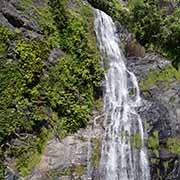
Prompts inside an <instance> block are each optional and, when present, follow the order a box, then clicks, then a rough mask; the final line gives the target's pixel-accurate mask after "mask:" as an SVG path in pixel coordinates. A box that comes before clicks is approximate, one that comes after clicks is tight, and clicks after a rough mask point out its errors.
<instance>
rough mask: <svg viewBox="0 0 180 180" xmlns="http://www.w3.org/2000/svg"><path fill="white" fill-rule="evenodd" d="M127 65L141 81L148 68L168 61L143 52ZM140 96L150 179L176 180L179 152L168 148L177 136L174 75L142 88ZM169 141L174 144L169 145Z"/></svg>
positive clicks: (178, 98) (178, 92) (178, 101)
mask: <svg viewBox="0 0 180 180" xmlns="http://www.w3.org/2000/svg"><path fill="white" fill-rule="evenodd" d="M127 65H128V67H129V69H130V70H131V71H133V72H134V73H135V75H136V77H137V79H138V80H139V81H142V82H143V81H144V80H145V79H146V78H147V76H148V73H149V72H150V71H153V72H154V71H161V70H163V69H165V68H166V67H168V66H169V65H170V61H168V60H166V59H164V58H163V57H162V56H160V55H158V54H154V53H151V54H146V56H145V57H144V58H136V57H129V58H128V62H127ZM141 96H142V106H141V107H140V108H139V114H140V115H141V118H142V119H143V122H144V124H145V126H146V129H147V134H148V137H150V138H152V143H151V144H150V145H149V144H148V142H147V146H148V153H149V162H150V168H151V179H152V180H160V179H163V180H178V179H179V178H180V161H179V159H180V154H179V151H178V150H177V149H178V148H177V147H176V150H174V151H172V147H173V146H175V144H176V143H178V142H179V139H180V131H179V129H180V128H179V127H180V117H179V111H180V110H179V108H180V82H179V81H178V80H176V79H175V78H172V79H171V80H170V81H169V82H168V83H167V82H166V81H157V82H155V83H154V84H153V85H152V86H150V87H148V88H146V89H142V90H141ZM155 133H157V136H156V137H155V135H154V134H155ZM170 140H171V141H173V142H174V144H173V143H170V144H169V141H170ZM153 143H154V145H153ZM156 144H157V145H156ZM153 146H154V147H153Z"/></svg>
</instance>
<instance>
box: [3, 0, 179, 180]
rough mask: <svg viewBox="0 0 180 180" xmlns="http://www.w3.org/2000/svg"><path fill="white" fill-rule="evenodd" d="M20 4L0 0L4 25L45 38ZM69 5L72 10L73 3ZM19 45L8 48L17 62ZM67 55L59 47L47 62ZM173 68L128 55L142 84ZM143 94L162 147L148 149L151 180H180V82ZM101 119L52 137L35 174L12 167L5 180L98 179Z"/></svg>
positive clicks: (143, 110)
mask: <svg viewBox="0 0 180 180" xmlns="http://www.w3.org/2000/svg"><path fill="white" fill-rule="evenodd" d="M20 2H21V1H20V0H10V1H4V0H0V25H3V26H6V27H8V28H10V29H12V30H13V31H15V29H16V28H19V29H21V33H22V36H23V37H25V38H28V39H31V38H35V39H36V38H40V37H41V35H42V30H41V28H40V27H39V25H38V23H37V22H36V21H35V20H34V19H33V14H31V11H29V14H30V15H31V16H30V15H29V16H28V15H26V14H24V13H23V12H22V11H20V10H18V8H17V7H18V5H19V3H20ZM69 2H71V1H69ZM36 3H37V4H38V5H41V3H42V2H41V1H36ZM69 6H73V5H72V3H70V4H69ZM14 46H15V44H12V45H11V46H10V47H9V49H8V56H9V57H8V58H10V59H14V60H15V59H16V57H13V53H11V52H12V51H13V50H14ZM62 55H63V52H61V50H59V49H54V50H53V51H52V52H51V53H50V55H49V58H48V60H47V62H46V63H47V64H48V65H54V64H56V62H57V58H58V57H59V56H62ZM170 64H171V62H170V61H168V60H166V59H164V58H163V57H162V56H160V55H158V54H155V53H148V54H146V55H145V56H144V57H143V58H141V57H128V60H127V66H128V69H129V70H130V71H132V72H134V73H135V75H136V77H137V79H138V80H139V81H143V80H145V79H146V78H147V76H148V72H149V71H152V70H157V71H161V70H162V69H164V68H165V67H166V66H168V65H170ZM141 96H142V98H143V100H142V107H140V108H139V113H140V115H141V118H142V119H143V121H144V123H145V125H146V126H147V127H146V128H147V134H148V136H149V137H151V136H154V135H153V133H154V132H158V139H156V138H154V137H153V138H154V139H153V140H154V141H157V142H158V147H156V148H154V147H153V146H151V147H150V148H149V161H150V167H151V176H152V180H161V179H163V180H179V179H180V154H179V151H177V152H174V151H173V152H171V151H170V148H169V147H168V146H167V144H168V143H167V142H168V139H169V138H172V139H173V138H175V137H176V139H178V138H179V137H180V82H179V81H177V80H176V79H172V81H171V82H170V83H169V84H168V86H167V85H166V83H165V82H157V83H156V84H153V86H151V87H149V88H148V89H145V90H144V89H143V90H142V91H141ZM94 121H96V122H94ZM102 121H103V116H102V114H100V113H99V112H95V113H94V114H93V116H92V120H91V121H90V124H89V125H88V127H87V128H86V129H80V130H79V131H78V132H77V133H76V134H74V135H72V136H68V137H66V138H65V139H63V140H59V139H56V138H52V139H51V140H50V141H49V142H48V145H47V147H46V150H45V153H44V154H43V156H42V160H41V162H40V163H39V164H38V165H37V167H36V168H34V169H33V171H32V173H31V175H29V176H28V177H26V178H20V177H19V176H18V173H17V172H15V171H13V170H12V169H10V168H9V169H7V172H6V178H5V179H6V180H48V179H53V180H74V179H81V180H99V177H100V173H99V171H98V164H99V158H100V157H99V153H98V152H99V151H100V147H101V139H102V135H103V132H104V129H103V127H102ZM16 143H19V142H16ZM175 143H176V141H175ZM177 144H178V143H177ZM171 145H172V144H171ZM97 149H98V151H96V150H97ZM97 153H98V154H97Z"/></svg>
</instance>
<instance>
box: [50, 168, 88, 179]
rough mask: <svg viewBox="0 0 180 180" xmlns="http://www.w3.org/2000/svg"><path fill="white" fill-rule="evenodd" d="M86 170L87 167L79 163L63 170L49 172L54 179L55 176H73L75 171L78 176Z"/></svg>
mask: <svg viewBox="0 0 180 180" xmlns="http://www.w3.org/2000/svg"><path fill="white" fill-rule="evenodd" d="M85 170H86V169H85V167H84V166H83V165H78V166H75V167H72V166H70V167H67V168H65V169H64V170H63V171H55V170H54V171H50V172H49V173H48V174H49V176H50V178H51V179H52V180H53V179H54V178H55V177H62V176H72V175H73V174H74V173H75V174H76V176H78V177H80V176H82V175H83V174H84V173H85Z"/></svg>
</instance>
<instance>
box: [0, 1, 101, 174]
mask: <svg viewBox="0 0 180 180" xmlns="http://www.w3.org/2000/svg"><path fill="white" fill-rule="evenodd" d="M45 2H46V1H45ZM66 3H67V1H61V3H60V2H59V1H57V0H53V1H49V5H50V6H49V7H48V6H47V5H46V7H41V6H39V7H35V6H34V3H33V1H23V2H22V4H20V6H19V9H21V10H22V11H24V13H26V14H28V11H27V10H26V9H27V7H30V8H31V9H32V12H33V13H34V19H36V21H37V22H39V25H40V27H41V29H42V31H43V36H41V37H40V38H38V39H27V38H24V37H22V36H21V30H19V29H16V30H15V32H11V31H10V30H8V29H7V28H5V27H0V144H1V149H0V155H1V160H2V161H3V159H4V155H6V156H7V157H11V158H13V159H14V160H15V161H13V164H12V166H16V168H17V169H18V171H19V172H20V175H22V176H26V175H28V173H29V171H30V170H31V169H32V167H34V165H35V164H37V163H38V161H39V160H40V155H41V153H42V152H43V150H44V147H45V144H46V142H47V140H48V137H49V136H50V135H51V134H52V132H53V133H55V134H56V135H57V136H59V137H60V138H62V137H64V136H66V135H67V134H69V133H73V132H75V131H77V130H78V129H79V128H81V127H85V126H86V124H87V122H88V120H89V117H90V112H91V108H92V106H93V103H94V97H95V94H94V92H95V90H97V89H98V88H99V86H100V81H101V79H102V76H103V70H102V69H101V68H100V63H99V60H100V58H99V53H98V50H97V48H96V41H95V37H94V36H93V34H92V30H93V21H94V20H93V16H94V15H93V13H92V10H91V9H90V7H89V6H88V5H83V4H82V2H81V1H77V2H76V8H68V7H67V4H66ZM24 7H25V8H24ZM32 12H31V13H32ZM12 41H13V42H15V47H14V49H13V52H12V54H13V56H12V57H9V56H8V53H7V50H8V48H9V46H10V44H11V43H12ZM42 47H43V48H42ZM53 48H60V49H61V51H63V53H61V56H59V58H58V59H57V60H56V62H55V63H54V64H53V65H52V64H49V63H48V57H49V54H50V51H51V50H52V49H53ZM14 57H15V58H14ZM0 164H2V162H1V163H0ZM0 166H1V165H0ZM2 170H3V168H1V171H0V174H1V175H2V174H3V172H2ZM77 171H78V172H79V171H80V170H79V169H77Z"/></svg>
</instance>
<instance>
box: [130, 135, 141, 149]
mask: <svg viewBox="0 0 180 180" xmlns="http://www.w3.org/2000/svg"><path fill="white" fill-rule="evenodd" d="M130 144H131V148H132V149H134V148H137V149H141V147H142V139H141V135H140V134H139V133H136V134H133V135H131V136H130Z"/></svg>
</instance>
